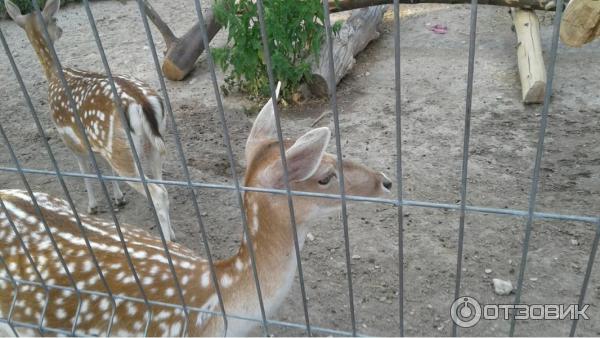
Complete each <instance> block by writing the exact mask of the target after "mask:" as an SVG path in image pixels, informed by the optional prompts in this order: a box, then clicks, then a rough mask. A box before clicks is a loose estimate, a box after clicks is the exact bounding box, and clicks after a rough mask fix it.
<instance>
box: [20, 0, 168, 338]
mask: <svg viewBox="0 0 600 338" xmlns="http://www.w3.org/2000/svg"><path fill="white" fill-rule="evenodd" d="M31 3H32V5H33V8H34V11H35V14H36V16H37V19H38V21H39V22H41V23H42V24H41V26H42V33H43V35H44V39H46V41H48V51H49V52H50V55H51V57H52V63H53V64H54V66H55V68H56V71H57V74H58V78H59V80H60V83H61V85H62V86H63V88H64V90H65V93H66V94H67V99H68V104H69V107H70V109H71V110H72V112H73V117H74V118H75V124H76V125H77V128H78V130H79V132H80V133H81V135H82V136H83V142H84V145H85V147H86V149H87V152H88V156H89V159H90V161H91V163H92V167H93V168H94V170H95V172H96V177H97V178H98V181H99V182H100V186H101V187H102V192H103V194H104V197H105V198H106V201H107V202H108V204H109V205H110V204H111V199H110V195H109V193H108V189H107V187H106V182H104V177H102V173H101V171H100V167H99V165H98V162H97V161H96V157H95V155H94V152H93V150H92V146H91V144H90V141H89V139H88V136H87V133H86V132H85V127H84V126H83V122H82V120H81V117H80V116H79V114H78V109H77V105H76V103H75V100H74V99H73V93H72V92H71V88H70V87H69V85H68V83H67V80H66V78H65V74H64V72H63V68H62V65H61V64H60V60H59V59H58V54H57V53H56V50H55V48H54V44H53V43H52V39H50V35H49V34H48V27H47V25H46V22H45V21H44V19H43V16H42V13H41V11H40V7H39V5H38V3H37V1H36V0H32V1H31ZM132 146H133V145H132ZM134 153H135V151H134ZM109 209H110V210H111V215H112V218H113V222H114V224H115V227H116V229H117V233H118V235H119V239H120V241H121V244H122V246H123V251H124V253H125V257H126V259H127V263H128V265H129V268H130V269H131V271H132V274H133V278H134V280H135V282H136V285H137V286H138V289H139V290H140V293H141V294H142V297H143V298H144V302H145V305H146V309H147V310H146V311H147V314H148V320H147V321H146V327H145V329H144V335H145V336H146V335H147V333H148V329H149V327H150V321H151V320H152V308H151V306H150V303H149V302H148V298H147V296H146V292H145V291H144V288H143V286H142V284H141V282H140V279H139V276H138V274H137V271H136V270H135V266H134V265H133V261H132V260H131V256H130V255H129V250H128V249H127V244H126V242H125V238H124V236H123V232H122V231H121V227H120V225H119V221H118V219H117V216H116V214H115V212H114V210H112V208H109ZM153 210H154V209H153ZM159 229H160V224H159ZM161 231H162V230H161ZM111 321H112V319H111ZM75 322H77V321H75Z"/></svg>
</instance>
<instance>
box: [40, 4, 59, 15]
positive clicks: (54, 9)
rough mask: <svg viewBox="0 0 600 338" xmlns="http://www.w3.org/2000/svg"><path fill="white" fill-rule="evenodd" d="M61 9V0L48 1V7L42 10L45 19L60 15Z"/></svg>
mask: <svg viewBox="0 0 600 338" xmlns="http://www.w3.org/2000/svg"><path fill="white" fill-rule="evenodd" d="M59 8H60V0H48V1H47V2H46V6H44V9H43V10H42V14H43V15H44V18H45V19H49V18H52V17H54V16H55V15H56V13H58V9H59Z"/></svg>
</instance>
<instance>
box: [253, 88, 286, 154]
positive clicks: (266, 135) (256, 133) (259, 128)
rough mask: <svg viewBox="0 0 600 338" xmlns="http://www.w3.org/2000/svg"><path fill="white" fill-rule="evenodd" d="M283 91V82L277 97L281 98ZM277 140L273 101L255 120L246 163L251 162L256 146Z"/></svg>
mask: <svg viewBox="0 0 600 338" xmlns="http://www.w3.org/2000/svg"><path fill="white" fill-rule="evenodd" d="M280 89H281V81H280V82H278V83H277V88H276V89H275V97H276V98H279V90H280ZM274 139H277V128H276V125H275V110H274V109H273V99H272V98H271V99H269V102H267V104H265V106H264V107H263V108H262V109H261V111H260V113H258V116H257V117H256V120H254V124H253V125H252V130H251V131H250V136H248V140H247V141H246V162H248V161H249V160H250V158H251V157H252V154H253V153H254V150H256V149H255V148H256V145H258V144H259V143H260V142H262V141H265V140H274Z"/></svg>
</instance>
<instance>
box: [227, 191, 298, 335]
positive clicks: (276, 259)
mask: <svg viewBox="0 0 600 338" xmlns="http://www.w3.org/2000/svg"><path fill="white" fill-rule="evenodd" d="M244 200H245V207H246V217H247V221H248V229H249V236H250V238H251V242H252V245H253V247H254V254H255V258H256V260H255V262H256V268H257V272H258V278H259V281H260V287H261V291H262V297H263V302H264V305H265V310H266V313H267V315H269V314H271V313H272V312H273V311H274V310H275V309H277V307H278V306H279V305H280V304H281V302H282V301H283V300H284V298H285V295H286V294H287V293H288V291H289V289H290V287H291V285H292V282H293V280H294V276H295V274H296V267H297V266H296V254H295V248H294V237H293V233H292V227H291V224H290V215H289V210H288V206H287V200H286V199H285V197H283V196H281V195H279V196H271V195H269V194H262V193H252V192H247V193H246V194H245V198H244ZM298 215H300V211H298ZM303 221H304V219H303V217H301V216H299V217H298V219H297V224H298V227H297V228H298V240H299V244H300V248H302V246H303V244H304V239H305V238H306V230H305V229H306V228H305V227H304V226H302V222H303ZM249 243H250V242H249V241H247V240H246V239H245V238H243V239H242V245H241V246H240V249H239V250H238V253H237V254H236V255H234V256H233V257H231V258H230V259H228V260H226V261H223V262H221V263H222V264H219V270H220V271H219V272H218V274H219V275H220V278H221V286H222V287H223V286H225V287H227V288H230V290H232V292H235V295H232V297H231V298H230V299H229V301H228V300H226V303H227V304H226V308H228V309H229V310H228V311H230V313H236V314H241V315H246V316H253V317H255V318H260V308H259V303H258V299H257V294H256V289H255V281H254V276H253V273H252V265H251V264H252V263H251V260H250V252H249ZM226 275H227V277H225V276H226ZM225 281H226V283H224V282H225ZM233 290H235V291H233ZM244 326H245V324H240V327H239V328H237V329H234V327H236V326H235V325H234V326H232V327H231V329H232V330H234V331H232V332H233V333H235V334H240V335H243V334H245V331H244ZM238 330H239V331H238Z"/></svg>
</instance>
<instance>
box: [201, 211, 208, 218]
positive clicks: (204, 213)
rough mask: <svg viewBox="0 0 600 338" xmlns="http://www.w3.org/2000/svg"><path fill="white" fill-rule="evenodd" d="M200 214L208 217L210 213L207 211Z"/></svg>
mask: <svg viewBox="0 0 600 338" xmlns="http://www.w3.org/2000/svg"><path fill="white" fill-rule="evenodd" d="M200 216H202V217H206V216H208V213H207V212H203V213H201V214H200Z"/></svg>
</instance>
